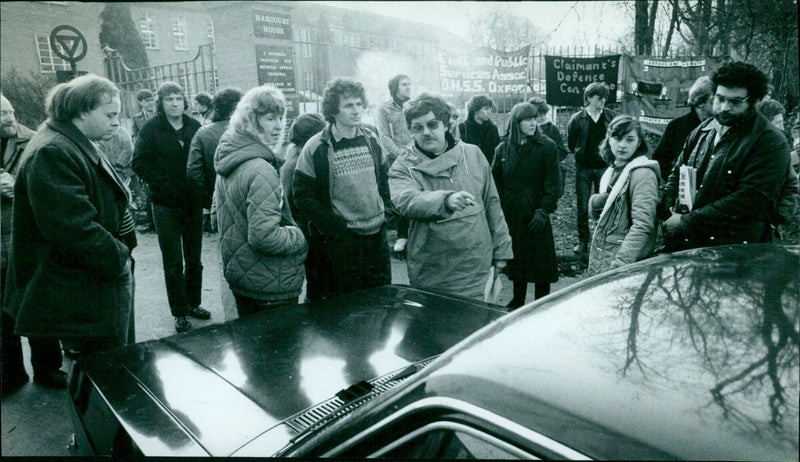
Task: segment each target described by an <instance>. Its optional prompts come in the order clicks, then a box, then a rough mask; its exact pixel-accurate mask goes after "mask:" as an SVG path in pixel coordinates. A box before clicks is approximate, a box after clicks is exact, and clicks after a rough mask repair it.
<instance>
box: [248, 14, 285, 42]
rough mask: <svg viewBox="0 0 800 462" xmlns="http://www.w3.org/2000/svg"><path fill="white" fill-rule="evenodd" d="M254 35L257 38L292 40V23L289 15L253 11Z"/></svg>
mask: <svg viewBox="0 0 800 462" xmlns="http://www.w3.org/2000/svg"><path fill="white" fill-rule="evenodd" d="M253 33H254V34H255V36H256V37H264V38H275V39H284V40H292V22H291V20H290V17H289V15H288V14H282V13H272V12H269V11H263V10H253Z"/></svg>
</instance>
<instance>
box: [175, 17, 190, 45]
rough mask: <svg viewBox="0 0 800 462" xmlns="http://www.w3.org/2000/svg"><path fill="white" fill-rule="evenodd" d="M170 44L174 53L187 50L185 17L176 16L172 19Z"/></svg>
mask: <svg viewBox="0 0 800 462" xmlns="http://www.w3.org/2000/svg"><path fill="white" fill-rule="evenodd" d="M172 42H173V44H174V48H175V50H176V51H188V50H189V42H188V40H187V39H186V15H182V14H178V15H175V16H173V17H172Z"/></svg>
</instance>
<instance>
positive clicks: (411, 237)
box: [389, 142, 513, 300]
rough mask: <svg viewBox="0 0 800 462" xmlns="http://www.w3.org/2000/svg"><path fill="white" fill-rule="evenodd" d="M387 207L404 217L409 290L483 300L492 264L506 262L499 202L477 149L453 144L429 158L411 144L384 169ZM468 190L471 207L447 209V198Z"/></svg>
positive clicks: (505, 233)
mask: <svg viewBox="0 0 800 462" xmlns="http://www.w3.org/2000/svg"><path fill="white" fill-rule="evenodd" d="M389 190H390V191H391V193H392V202H393V203H394V204H395V206H396V207H397V209H398V211H399V212H400V214H402V215H403V216H406V217H408V218H409V220H410V223H409V230H408V245H407V247H406V251H407V261H408V279H409V282H410V283H411V285H412V286H413V287H418V288H424V289H438V290H442V291H445V292H450V293H454V294H459V295H463V296H465V297H471V298H475V299H481V300H482V299H483V287H484V284H485V283H486V280H487V277H488V275H489V269H490V268H491V266H492V263H493V261H496V260H510V259H511V258H513V252H512V250H511V236H510V235H509V233H508V225H506V220H505V217H504V216H503V210H502V208H501V207H500V197H499V196H498V194H497V188H496V187H495V185H494V180H493V179H492V173H491V171H490V168H489V164H488V163H487V162H486V158H485V157H484V156H483V153H482V152H481V150H480V148H478V147H477V146H475V145H471V144H466V143H462V142H456V143H455V145H454V146H453V147H452V148H451V149H450V150H449V151H446V152H444V153H443V154H441V155H439V156H437V157H436V158H434V159H430V158H428V157H427V156H425V155H424V154H422V153H421V152H420V151H419V148H418V147H417V146H416V145H414V147H413V149H412V151H410V152H408V153H406V154H403V155H401V156H400V157H398V158H397V160H396V161H395V163H394V164H393V165H392V167H391V169H390V170H389ZM458 191H467V192H469V193H470V194H472V195H473V196H474V197H475V204H474V205H471V206H468V207H466V208H465V209H463V210H460V211H458V212H453V211H451V210H449V209H448V208H447V206H446V205H445V202H446V200H447V197H448V196H450V194H452V193H455V192H458Z"/></svg>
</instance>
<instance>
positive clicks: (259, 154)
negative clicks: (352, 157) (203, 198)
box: [214, 129, 307, 300]
mask: <svg viewBox="0 0 800 462" xmlns="http://www.w3.org/2000/svg"><path fill="white" fill-rule="evenodd" d="M214 167H215V169H216V171H217V174H218V175H219V179H218V181H217V191H216V197H217V219H218V222H219V245H220V251H221V253H222V265H223V274H224V275H225V279H226V280H227V281H228V284H229V285H230V287H231V291H233V293H234V294H239V295H244V296H246V297H250V298H254V299H258V300H283V299H287V298H294V297H297V296H299V295H300V290H301V288H302V286H303V279H304V278H305V270H304V268H303V261H304V260H305V258H306V251H307V245H306V240H305V238H304V237H303V233H302V232H301V231H300V228H298V227H297V226H296V225H295V223H294V221H293V220H292V218H291V212H289V209H288V204H287V203H286V202H285V201H284V200H283V191H282V188H281V182H280V178H279V177H278V170H279V169H280V160H279V159H278V158H277V156H276V155H275V154H274V153H273V152H272V151H271V150H270V149H269V148H267V147H266V146H264V145H263V144H261V143H260V142H259V141H258V140H256V139H255V138H254V137H252V136H250V135H247V134H243V133H239V132H236V131H234V130H230V129H229V130H227V131H226V132H225V134H223V135H222V138H221V139H220V141H219V147H218V148H217V151H216V154H215V155H214Z"/></svg>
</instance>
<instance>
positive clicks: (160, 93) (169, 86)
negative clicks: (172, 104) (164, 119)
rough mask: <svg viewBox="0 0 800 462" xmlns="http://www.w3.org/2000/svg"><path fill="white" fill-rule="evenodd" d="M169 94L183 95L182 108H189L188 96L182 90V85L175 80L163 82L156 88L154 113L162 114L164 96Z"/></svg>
mask: <svg viewBox="0 0 800 462" xmlns="http://www.w3.org/2000/svg"><path fill="white" fill-rule="evenodd" d="M169 95H181V96H182V97H183V110H184V111H185V110H187V109H189V98H187V97H186V93H184V92H183V87H181V86H180V85H178V84H177V83H175V82H164V83H162V84H161V85H159V86H158V89H156V113H157V114H158V115H161V116H163V115H164V98H166V97H167V96H169Z"/></svg>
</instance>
